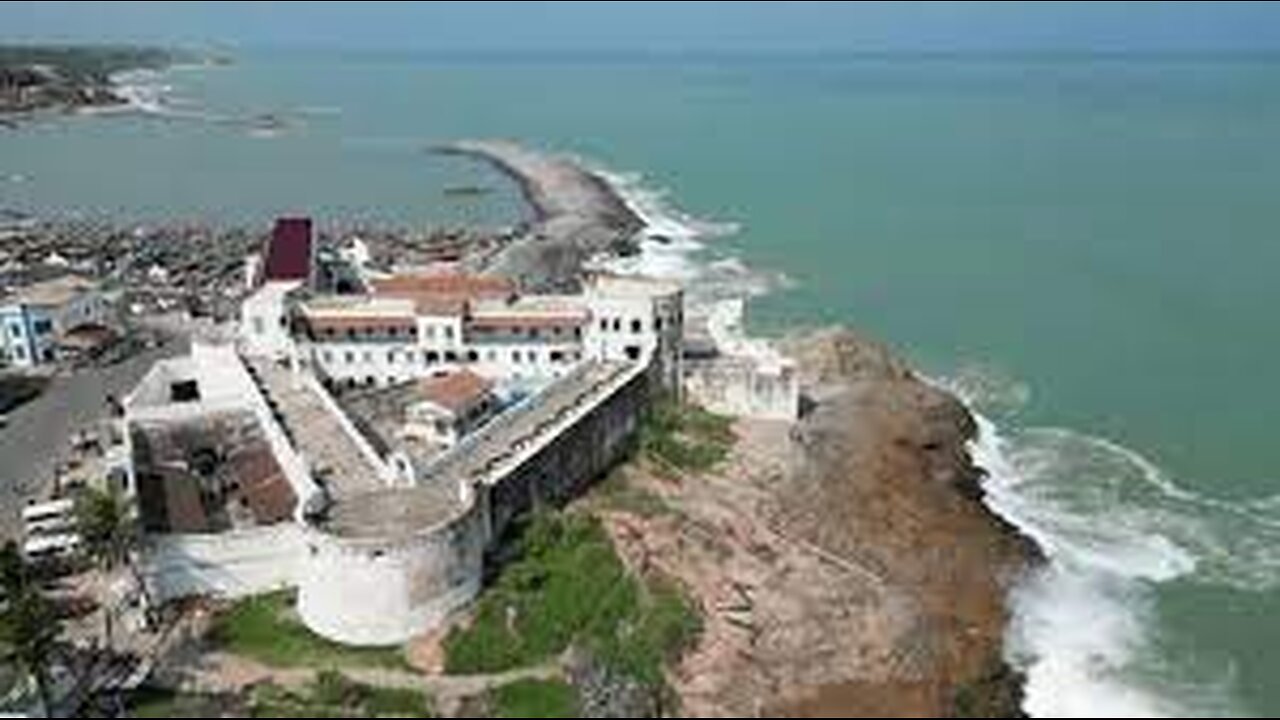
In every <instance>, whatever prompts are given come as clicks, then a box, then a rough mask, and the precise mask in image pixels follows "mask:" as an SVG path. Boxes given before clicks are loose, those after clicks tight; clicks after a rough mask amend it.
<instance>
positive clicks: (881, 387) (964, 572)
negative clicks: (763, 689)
mask: <svg viewBox="0 0 1280 720" xmlns="http://www.w3.org/2000/svg"><path fill="white" fill-rule="evenodd" d="M787 345H788V348H787V349H788V351H789V352H790V353H791V354H792V355H793V356H794V357H795V358H796V359H797V361H798V364H799V369H800V371H801V374H802V377H803V382H804V385H805V387H806V389H807V393H808V394H809V395H810V396H811V397H812V398H813V400H814V404H813V406H812V407H811V409H810V411H809V412H808V413H807V414H806V416H805V417H804V418H803V419H802V420H801V422H800V424H799V426H798V427H797V428H796V430H795V432H794V433H793V437H794V442H795V443H796V444H797V445H798V446H799V448H800V450H799V453H798V457H799V459H798V462H797V465H796V467H795V470H794V472H793V473H791V474H790V475H789V476H788V478H787V480H786V482H785V484H784V487H783V489H782V490H781V492H780V493H779V504H780V512H779V516H778V524H779V526H780V527H783V528H786V531H787V532H790V533H792V534H794V535H795V536H797V537H803V538H805V539H807V540H808V541H810V542H812V543H814V544H815V545H816V546H818V547H820V548H822V549H823V550H825V551H827V552H831V553H833V554H835V555H837V556H840V557H845V558H849V559H851V560H856V561H857V562H858V563H859V564H860V565H862V566H863V567H866V568H868V569H870V570H871V571H872V572H873V573H875V574H876V576H877V577H879V578H880V579H881V580H882V582H883V586H882V591H883V592H884V593H886V595H888V596H890V597H893V598H894V603H895V604H896V605H897V606H898V607H899V608H905V609H906V613H907V617H908V620H907V621H906V622H905V624H904V625H903V631H902V632H901V633H899V634H898V635H897V636H896V637H893V639H892V642H891V643H890V644H889V646H888V648H889V652H890V656H891V657H893V658H894V662H893V665H892V666H890V667H886V668H883V671H884V675H883V676H879V677H877V676H875V675H873V676H872V677H869V678H865V679H863V678H858V679H854V680H851V681H848V682H839V683H827V684H822V685H820V686H817V687H813V688H810V691H809V694H808V697H805V698H803V699H801V700H799V701H796V702H792V703H788V704H787V705H785V706H783V707H779V708H778V711H779V714H782V715H785V716H792V717H832V716H835V715H832V714H829V713H832V712H834V713H838V714H843V713H846V712H849V711H850V709H851V708H856V709H857V711H858V713H859V714H862V715H882V716H886V715H887V716H898V717H902V716H913V717H914V716H929V717H938V716H946V717H1021V716H1022V711H1021V700H1022V686H1023V681H1024V679H1023V678H1022V677H1021V675H1020V674H1019V673H1018V672H1017V671H1016V669H1014V668H1012V667H1010V666H1009V665H1008V664H1007V663H1006V661H1005V658H1004V634H1005V630H1006V628H1007V625H1008V620H1009V608H1008V597H1009V591H1010V589H1011V588H1012V586H1013V584H1014V583H1016V582H1017V581H1018V580H1019V579H1020V578H1021V577H1022V576H1023V575H1024V573H1026V572H1027V571H1028V570H1030V569H1032V568H1034V567H1035V566H1036V565H1037V564H1038V563H1039V562H1040V561H1041V559H1042V555H1041V553H1040V551H1039V549H1038V548H1037V547H1036V546H1035V544H1034V543H1033V542H1032V541H1031V540H1030V539H1028V538H1027V537H1026V536H1025V535H1023V534H1022V533H1021V532H1019V531H1018V530H1017V528H1015V527H1013V526H1012V525H1010V524H1009V523H1008V522H1006V521H1005V520H1004V519H1003V518H1000V517H999V516H997V515H996V514H995V513H993V512H992V511H991V510H990V509H988V508H987V507H986V505H985V504H984V503H983V490H982V480H983V478H984V473H983V470H982V469H981V468H978V467H976V466H975V465H974V463H973V460H972V458H971V456H970V453H969V447H970V444H971V443H972V442H973V441H975V440H976V438H977V432H978V427H977V424H976V422H975V421H974V418H973V416H972V415H971V414H970V412H969V410H968V409H967V408H966V407H965V405H964V404H963V403H962V402H961V401H960V400H958V399H957V398H955V397H954V396H952V395H951V394H950V393H948V392H946V391H944V390H942V389H939V388H937V387H935V386H934V385H932V384H930V383H928V382H926V381H924V380H922V379H921V378H920V377H918V376H917V375H916V373H915V372H913V371H912V370H911V369H910V368H909V367H908V366H907V365H906V364H905V363H904V362H903V361H902V360H901V359H899V358H898V357H896V356H895V355H894V354H893V353H892V352H891V351H889V350H888V349H887V348H885V347H884V346H883V345H881V344H879V343H877V342H875V341H872V340H868V339H866V338H863V337H860V336H858V335H857V334H855V333H853V332H851V331H849V330H847V329H841V328H837V329H829V330H824V331H820V332H816V333H813V334H810V335H806V336H804V337H801V338H796V339H793V340H791V341H790V342H788V344H787Z"/></svg>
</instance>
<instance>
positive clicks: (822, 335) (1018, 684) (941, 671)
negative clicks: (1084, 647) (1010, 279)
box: [442, 141, 1041, 717]
mask: <svg viewBox="0 0 1280 720" xmlns="http://www.w3.org/2000/svg"><path fill="white" fill-rule="evenodd" d="M442 150H443V151H444V152H451V153H455V154H463V155H469V156H473V157H476V158H479V159H482V160H484V161H487V162H489V163H491V164H492V165H494V166H495V167H496V168H498V169H499V170H500V171H501V172H503V173H505V174H507V175H508V176H510V177H511V178H512V179H513V180H515V181H516V182H517V183H518V184H519V185H520V187H521V188H522V191H523V193H524V195H525V197H526V199H527V200H528V202H529V204H530V206H531V208H532V212H533V214H534V218H535V219H534V223H533V226H532V228H531V229H530V231H529V232H528V233H526V234H525V235H524V236H523V237H521V238H519V239H518V240H516V241H514V242H513V243H512V244H510V245H508V246H506V247H505V248H503V250H502V251H501V252H499V253H498V254H497V255H495V256H494V257H491V258H487V259H486V262H485V264H484V267H485V269H487V270H492V271H494V272H501V273H507V274H511V275H514V276H516V277H519V278H520V279H521V281H522V282H524V283H529V284H531V285H533V286H537V287H560V286H562V284H563V283H565V282H572V279H573V278H575V277H576V276H577V274H578V273H579V272H580V271H581V268H582V263H583V262H584V261H585V260H586V259H589V258H592V257H595V256H599V255H610V254H612V255H615V256H616V255H624V254H634V253H636V252H638V251H639V248H638V244H637V243H636V239H637V238H639V237H641V236H642V235H643V232H644V230H645V228H646V226H645V220H644V219H643V218H642V217H641V216H640V215H639V214H637V213H636V212H635V211H634V210H633V209H631V208H630V207H629V206H628V204H627V201H626V199H625V196H624V195H623V194H622V193H621V192H620V191H619V190H618V189H617V188H615V187H614V186H613V185H612V184H611V183H610V182H609V181H608V180H607V179H606V178H604V177H602V176H600V175H598V174H596V173H593V172H592V171H591V170H589V169H588V168H586V167H584V166H583V165H581V164H580V163H578V162H576V161H574V160H573V159H572V158H569V157H564V156H553V155H545V154H542V153H540V152H537V151H535V150H531V149H527V148H524V147H522V146H520V145H517V144H515V143H512V142H507V141H466V142H460V143H456V144H453V145H450V146H449V147H448V148H444V149H442ZM780 349H781V350H782V351H783V353H784V354H786V355H787V356H789V357H790V358H791V359H793V360H794V361H795V362H796V364H797V367H798V368H799V370H800V372H801V377H802V390H803V392H804V395H805V396H806V398H807V404H808V410H807V412H806V413H805V414H804V416H803V417H802V418H801V419H800V420H799V422H797V423H796V424H795V425H794V426H793V428H792V429H791V431H790V432H789V433H774V434H772V435H770V433H768V432H766V433H765V435H767V436H771V437H773V438H775V442H776V444H767V443H765V444H759V445H757V447H756V448H754V450H753V451H754V452H765V453H767V454H770V455H771V456H772V457H771V458H770V461H781V464H782V465H783V466H784V467H785V470H783V471H782V472H781V473H780V475H779V476H778V477H777V478H776V479H775V480H774V481H772V482H771V483H765V484H764V485H763V486H762V487H763V489H764V490H765V496H766V499H764V500H763V501H762V502H761V503H760V504H759V505H751V506H744V505H739V504H736V503H735V502H734V501H732V500H729V499H727V496H726V498H725V499H723V501H714V502H715V503H716V509H715V512H716V513H721V514H722V515H721V516H720V518H719V521H720V522H729V523H730V524H731V525H733V526H735V527H748V526H752V525H758V524H760V523H763V524H765V525H767V526H769V528H770V530H769V532H776V533H777V537H782V538H790V539H792V540H794V542H795V543H796V544H798V545H800V546H804V547H810V548H813V549H814V551H815V552H817V553H819V554H820V555H822V556H823V557H825V558H835V559H836V560H838V562H834V563H818V564H819V565H820V566H822V567H825V568H826V570H822V569H819V570H816V571H814V572H815V576H814V577H813V583H814V585H816V586H824V587H828V589H832V588H838V587H844V586H845V585H846V584H847V583H848V582H849V579H848V577H840V576H841V571H840V570H838V569H837V566H838V565H840V564H841V563H847V564H849V565H852V566H857V567H861V568H864V569H866V570H867V571H868V572H867V578H871V580H870V581H867V579H866V578H864V582H866V584H865V586H864V587H862V589H861V590H858V591H856V592H854V591H852V590H850V591H849V592H851V593H852V596H859V595H860V594H861V595H862V596H865V597H871V598H874V601H872V602H867V603H861V602H857V603H853V604H851V605H846V606H845V607H843V608H836V609H834V610H838V611H839V612H835V613H834V614H832V612H834V610H833V609H832V608H827V609H826V610H825V611H824V610H821V609H819V608H818V607H817V606H812V605H811V604H810V603H809V601H810V600H811V599H812V598H809V597H808V595H809V594H810V591H809V590H801V589H797V588H795V587H794V586H793V585H791V584H788V583H785V582H784V583H781V584H780V585H779V587H777V588H773V589H768V590H767V589H765V588H764V587H758V586H757V585H755V582H756V581H757V580H758V579H759V578H758V573H760V572H764V573H767V574H775V573H777V574H781V575H786V574H787V572H790V570H788V567H789V562H788V561H785V560H778V561H776V562H775V563H774V564H775V565H777V567H775V568H773V569H764V570H762V569H761V568H759V567H757V568H755V569H754V570H753V571H752V572H751V573H747V574H746V575H744V576H743V577H737V576H735V570H734V569H733V568H734V567H735V566H736V565H737V563H736V562H728V561H726V562H723V563H711V564H710V565H700V563H699V561H698V560H697V558H696V555H697V554H696V553H694V554H693V555H692V556H690V555H689V551H688V549H687V548H688V547H689V545H688V544H687V543H683V542H672V538H677V539H678V538H681V537H683V534H682V532H683V531H682V530H681V529H680V525H679V523H673V524H670V525H663V524H662V523H652V522H646V521H643V520H641V519H638V518H632V522H636V523H641V524H645V525H646V533H641V534H640V535H646V536H647V535H650V534H652V536H651V537H645V539H644V540H643V541H636V540H635V537H636V534H629V533H627V532H625V531H623V532H621V534H615V536H614V539H615V542H617V543H618V544H619V545H620V546H626V545H627V544H629V543H630V544H632V545H634V544H636V542H639V544H640V545H643V546H644V547H643V550H641V551H636V552H638V553H639V554H640V555H642V556H643V557H644V562H645V563H649V562H655V563H657V564H659V565H661V566H662V567H663V570H664V571H666V572H667V573H669V574H671V575H672V576H673V577H674V578H675V579H676V580H677V581H679V582H680V583H681V584H682V585H684V586H686V588H687V589H689V591H690V592H691V594H692V595H693V596H694V597H695V599H696V600H697V602H698V603H699V604H700V605H701V606H702V607H703V608H704V611H706V612H707V613H708V614H709V616H708V618H707V635H706V636H705V637H704V642H703V644H702V648H700V649H699V650H696V651H695V652H693V653H692V654H691V655H690V656H689V657H688V658H686V661H685V664H684V668H683V669H682V670H681V671H680V673H678V674H681V673H682V674H684V675H687V676H688V679H687V680H686V681H682V682H678V683H677V688H678V690H679V691H680V692H681V694H682V695H683V696H684V697H683V699H684V700H685V702H686V709H693V708H697V709H698V710H699V712H700V713H710V714H713V715H720V714H722V713H728V715H725V716H732V715H735V714H742V713H750V712H751V711H752V708H755V709H759V708H761V707H764V708H767V709H769V710H770V711H771V712H772V713H776V714H779V715H782V716H793V717H847V716H848V713H849V712H851V711H856V712H859V713H864V716H872V715H881V716H889V717H918V716H926V717H928V716H934V717H937V716H961V717H964V716H969V717H1017V716H1020V715H1021V708H1020V704H1021V698H1022V683H1023V678H1022V677H1021V675H1020V674H1019V673H1018V672H1016V671H1015V670H1014V669H1012V668H1011V667H1010V666H1009V665H1008V664H1007V663H1006V661H1005V659H1004V635H1005V631H1006V627H1007V625H1008V622H1009V607H1008V602H1009V592H1010V590H1011V588H1012V585H1013V584H1014V583H1015V582H1017V580H1018V579H1019V578H1020V577H1021V576H1022V574H1023V573H1024V572H1026V571H1027V570H1029V569H1030V568H1032V567H1034V566H1035V565H1036V564H1037V563H1038V561H1039V559H1040V557H1041V555H1040V553H1039V551H1038V549H1037V548H1036V547H1035V545H1034V543H1033V542H1031V541H1030V540H1028V539H1027V538H1026V537H1024V536H1023V535H1021V534H1020V533H1019V532H1018V530H1017V529H1016V528H1014V527H1013V526H1011V525H1009V524H1008V523H1007V522H1006V521H1005V520H1004V519H1002V518H1000V517H999V516H998V515H996V514H995V513H994V512H992V511H991V510H990V509H989V508H988V507H987V506H986V505H985V504H984V503H983V501H982V499H983V489H982V479H983V477H984V474H983V472H984V471H983V470H982V469H981V468H979V467H977V466H976V465H975V463H974V462H973V459H972V456H971V454H970V445H971V443H972V442H974V441H975V439H976V434H977V432H978V426H977V423H976V422H975V419H974V417H973V415H972V414H971V412H970V411H969V410H968V408H967V407H966V406H965V405H964V404H963V403H962V402H961V401H960V400H959V399H957V398H956V397H954V396H953V395H951V394H950V393H949V392H947V391H945V390H943V389H941V388H938V387H935V386H934V385H932V384H930V383H928V382H927V381H925V380H924V379H922V378H921V377H920V376H919V375H918V374H917V373H915V372H914V371H913V370H912V369H911V368H910V367H909V366H908V365H907V364H906V363H905V362H904V361H902V360H901V359H900V358H899V357H897V356H896V355H895V354H894V353H893V352H892V351H890V350H889V349H887V348H886V347H884V346H883V345H881V344H879V343H876V342H874V341H872V340H869V339H867V338H864V337H861V336H859V335H857V334H855V333H853V332H850V331H848V330H845V329H828V330H822V331H817V332H814V333H812V334H808V335H805V336H804V337H798V338H792V339H790V340H788V341H786V342H785V343H782V346H781V348H780ZM744 452H747V451H744ZM749 464H750V463H748V465H749ZM750 474H751V473H750V472H749V470H744V476H743V477H741V478H736V480H737V481H738V482H741V483H744V484H747V485H750V484H752V483H751V482H750V481H749V480H746V479H745V477H746V476H749V475H750ZM723 479H727V480H730V481H734V480H735V478H732V477H729V478H723ZM655 487H656V488H657V490H656V491H657V492H659V493H660V494H669V489H664V487H663V486H662V484H661V483H659V484H658V485H656V486H655ZM686 492H696V491H679V492H677V493H675V495H676V496H677V497H671V498H669V499H671V500H672V501H673V502H677V503H679V502H682V501H684V500H687V499H688V497H687V496H684V497H680V496H681V495H684V494H685V493H686ZM735 515H737V518H736V519H734V516H735ZM726 518H728V519H727V520H726ZM622 526H623V527H624V528H625V527H626V523H623V524H622ZM617 527H618V525H617V524H616V523H615V524H614V528H615V529H616V528H617ZM664 535H666V536H668V537H666V539H665V540H664V539H663V536H664ZM729 544H730V545H732V542H730V543H729ZM672 545H674V546H677V547H684V548H686V549H685V550H679V551H671V550H670V549H669V547H670V546H672ZM664 548H667V549H666V550H665V551H664ZM748 554H750V551H749V550H748ZM664 555H666V557H665V558H664ZM748 564H750V563H748ZM766 564H767V563H766ZM802 564H803V562H802ZM710 567H716V568H717V569H716V570H715V571H712V570H710V569H708V568H710ZM725 568H728V569H725ZM792 569H794V568H792ZM753 573H755V574H754V575H753ZM719 574H723V575H724V577H722V578H720V581H722V582H720V584H721V585H724V584H728V585H731V586H733V587H748V586H751V587H757V590H755V591H754V595H753V597H754V598H755V600H754V605H755V608H756V611H755V618H754V619H753V621H752V622H753V623H754V624H755V625H754V626H755V627H756V630H755V633H756V634H755V636H754V637H755V639H754V640H752V642H751V643H750V646H749V647H744V648H740V652H729V651H726V648H735V647H737V646H738V645H739V644H740V643H739V638H740V637H741V635H742V630H741V625H742V621H741V618H737V617H735V618H731V620H733V621H732V622H728V623H721V622H719V618H717V617H713V616H715V615H717V614H719V611H717V610H716V609H715V608H716V607H717V606H718V605H723V602H724V598H723V597H721V596H719V595H717V592H719V589H717V588H716V587H714V586H715V584H716V583H715V582H712V581H710V580H709V579H708V578H709V577H717V576H718V575H719ZM717 582H719V581H717ZM788 588H789V589H788ZM832 595H833V596H836V597H839V596H840V592H837V591H834V590H832ZM799 608H807V609H803V610H798V609H799ZM771 612H772V613H773V614H775V615H776V616H777V617H774V618H772V619H770V617H769V614H770V613H771ZM783 618H787V619H786V620H785V621H782V619H783ZM775 620H776V621H777V622H776V623H775V622H774V621H775ZM846 626H849V627H846ZM770 627H772V628H773V629H768V628H770ZM854 629H858V630H857V631H856V632H855V631H854ZM846 630H848V632H846ZM836 636H839V638H840V639H833V638H835V637H836ZM708 677H714V678H715V679H714V681H711V680H708V679H707V678H708Z"/></svg>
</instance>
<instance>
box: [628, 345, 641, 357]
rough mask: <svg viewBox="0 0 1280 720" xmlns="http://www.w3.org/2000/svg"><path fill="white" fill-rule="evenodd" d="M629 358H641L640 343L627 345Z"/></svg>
mask: <svg viewBox="0 0 1280 720" xmlns="http://www.w3.org/2000/svg"><path fill="white" fill-rule="evenodd" d="M627 359H628V360H639V359H640V346H639V345H628V346H627Z"/></svg>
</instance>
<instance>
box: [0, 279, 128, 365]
mask: <svg viewBox="0 0 1280 720" xmlns="http://www.w3.org/2000/svg"><path fill="white" fill-rule="evenodd" d="M116 324H117V322H116V314H115V306H114V303H113V302H112V301H111V299H110V298H109V297H108V296H107V294H105V293H104V292H102V290H101V289H100V288H99V287H98V286H97V284H96V283H94V282H92V281H90V280H87V279H85V278H82V277H79V276H76V275H66V276H63V277H60V278H56V279H53V280H47V281H44V282H40V283H36V284H33V285H28V286H26V287H24V288H21V289H19V290H17V291H15V292H13V293H11V294H10V295H9V296H7V297H5V298H3V299H0V329H2V330H3V333H4V342H3V344H0V352H3V358H0V359H3V360H4V361H5V362H6V363H7V364H9V365H13V366H15V367H35V366H37V365H44V364H48V363H53V362H56V361H57V360H58V358H59V348H60V345H61V343H62V342H63V340H64V339H65V338H66V337H67V335H68V333H70V332H72V331H73V330H77V329H80V328H86V327H102V328H112V327H114V326H115V325H116Z"/></svg>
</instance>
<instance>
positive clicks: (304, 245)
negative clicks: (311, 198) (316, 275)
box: [262, 217, 312, 280]
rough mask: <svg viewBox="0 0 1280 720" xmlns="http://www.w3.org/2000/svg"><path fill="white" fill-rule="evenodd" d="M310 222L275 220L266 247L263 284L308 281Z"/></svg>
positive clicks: (310, 256)
mask: <svg viewBox="0 0 1280 720" xmlns="http://www.w3.org/2000/svg"><path fill="white" fill-rule="evenodd" d="M311 246H312V237H311V218H302V217H297V218H280V219H279V220H276V227H275V230H274V231H273V232H272V233H271V241H270V243H268V244H267V261H266V263H265V264H264V265H263V273H262V276H263V279H265V280H309V279H310V278H311V259H312V247H311Z"/></svg>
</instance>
